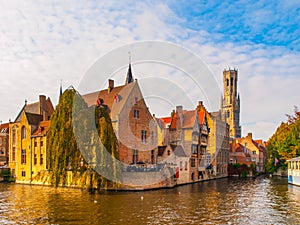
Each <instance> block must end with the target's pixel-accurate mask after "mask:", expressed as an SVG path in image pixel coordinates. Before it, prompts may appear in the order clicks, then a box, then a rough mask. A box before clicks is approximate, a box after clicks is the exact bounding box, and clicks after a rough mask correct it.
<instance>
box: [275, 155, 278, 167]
mask: <svg viewBox="0 0 300 225" xmlns="http://www.w3.org/2000/svg"><path fill="white" fill-rule="evenodd" d="M278 163H279V160H278V159H277V158H276V157H275V160H274V166H277V164H278Z"/></svg>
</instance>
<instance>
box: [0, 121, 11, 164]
mask: <svg viewBox="0 0 300 225" xmlns="http://www.w3.org/2000/svg"><path fill="white" fill-rule="evenodd" d="M8 135H9V124H8V123H4V124H0V166H6V165H8V141H9V136H8Z"/></svg>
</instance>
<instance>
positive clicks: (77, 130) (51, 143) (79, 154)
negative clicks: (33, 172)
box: [47, 89, 119, 187]
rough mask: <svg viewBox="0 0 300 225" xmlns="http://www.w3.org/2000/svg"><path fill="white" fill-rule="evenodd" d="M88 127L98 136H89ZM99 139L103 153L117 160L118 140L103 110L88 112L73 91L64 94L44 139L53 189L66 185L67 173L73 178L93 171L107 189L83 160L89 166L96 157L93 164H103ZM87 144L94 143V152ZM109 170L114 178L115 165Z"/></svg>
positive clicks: (106, 183)
mask: <svg viewBox="0 0 300 225" xmlns="http://www.w3.org/2000/svg"><path fill="white" fill-rule="evenodd" d="M73 103H75V104H73ZM93 114H94V115H93ZM73 117H74V118H73ZM91 127H96V130H97V131H98V132H93V133H92V131H91V130H95V129H88V128H91ZM75 135H76V136H75ZM99 137H100V140H101V142H102V143H103V144H104V146H105V148H106V150H107V151H108V152H109V153H110V154H111V155H113V156H114V157H115V158H118V156H119V155H118V150H117V138H116V136H115V133H114V131H113V128H112V125H111V120H110V117H109V114H108V113H107V111H106V110H104V109H102V108H95V107H90V108H88V107H87V105H86V103H85V102H84V100H83V99H82V98H81V96H80V95H79V94H78V93H77V92H76V90H74V89H68V90H66V91H65V92H64V93H63V95H62V96H61V97H60V99H59V104H58V105H57V107H56V109H55V112H54V113H53V114H52V116H51V125H50V128H49V132H48V136H47V138H48V140H47V143H48V145H47V165H48V169H49V170H50V174H51V175H50V182H51V183H52V184H53V185H54V186H56V187H57V186H58V185H65V184H66V183H67V171H68V170H71V171H72V172H73V174H74V175H76V176H78V174H79V176H80V174H84V173H85V171H92V173H93V177H94V178H97V182H98V183H100V184H101V185H106V186H107V185H108V183H109V182H108V181H106V179H105V178H103V177H102V176H100V175H98V174H97V173H96V172H94V171H93V170H92V168H93V167H91V166H90V165H89V164H88V163H86V161H85V160H84V159H88V160H87V161H89V162H91V161H90V159H93V158H95V157H96V156H95V155H97V157H96V158H95V164H96V165H97V164H98V166H100V164H101V163H102V164H103V163H105V162H103V161H104V160H103V159H104V158H103V157H101V154H102V152H103V145H102V148H101V143H99V142H97V140H98V139H99ZM89 143H94V145H95V147H96V149H97V150H96V151H91V147H90V146H91V145H88V144H89ZM86 146H88V148H87V149H86V150H87V151H85V149H84V148H86ZM99 148H100V149H99ZM79 149H80V150H81V151H80V150H79ZM101 160H102V161H101ZM108 167H109V168H110V171H113V172H112V173H114V175H115V176H116V165H115V164H114V165H111V163H110V164H109V165H108Z"/></svg>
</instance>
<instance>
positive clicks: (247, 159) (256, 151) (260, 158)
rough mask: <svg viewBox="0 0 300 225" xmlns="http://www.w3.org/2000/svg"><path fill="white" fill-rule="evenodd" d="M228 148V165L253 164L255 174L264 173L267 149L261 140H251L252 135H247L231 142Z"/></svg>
mask: <svg viewBox="0 0 300 225" xmlns="http://www.w3.org/2000/svg"><path fill="white" fill-rule="evenodd" d="M230 146H231V147H230V163H233V164H234V163H239V164H246V165H248V166H250V165H251V164H253V165H255V167H256V171H257V172H259V173H263V172H265V164H266V161H267V149H266V147H265V144H264V143H263V141H262V140H253V139H252V133H248V135H247V136H245V137H242V138H237V139H235V140H232V141H231V144H230Z"/></svg>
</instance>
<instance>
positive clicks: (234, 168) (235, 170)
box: [228, 163, 256, 177]
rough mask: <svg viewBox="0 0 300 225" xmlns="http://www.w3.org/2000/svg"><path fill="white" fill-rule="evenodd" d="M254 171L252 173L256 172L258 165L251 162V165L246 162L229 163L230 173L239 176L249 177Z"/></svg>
mask: <svg viewBox="0 0 300 225" xmlns="http://www.w3.org/2000/svg"><path fill="white" fill-rule="evenodd" d="M250 171H252V175H255V174H256V167H255V165H254V164H251V165H250V166H249V167H248V166H247V165H246V164H239V163H235V164H229V165H228V175H229V176H232V175H238V176H239V177H247V176H248V175H249V173H250Z"/></svg>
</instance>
